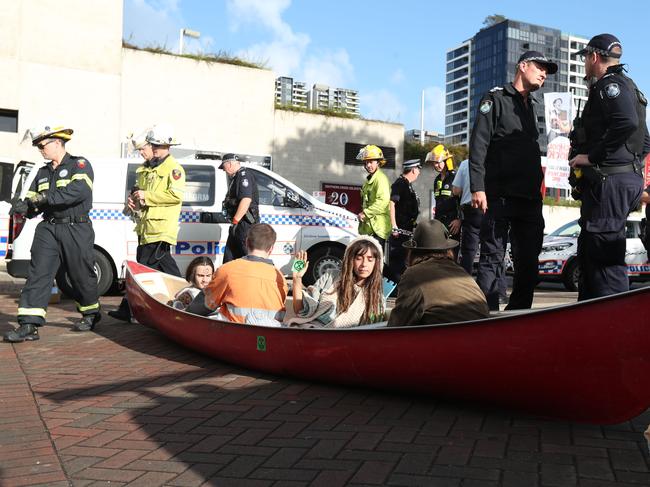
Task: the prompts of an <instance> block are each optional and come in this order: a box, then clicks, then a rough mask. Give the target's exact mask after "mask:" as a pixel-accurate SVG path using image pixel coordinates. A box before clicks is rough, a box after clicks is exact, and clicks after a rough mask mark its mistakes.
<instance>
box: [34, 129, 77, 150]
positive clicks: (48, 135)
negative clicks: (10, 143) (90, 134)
mask: <svg viewBox="0 0 650 487" xmlns="http://www.w3.org/2000/svg"><path fill="white" fill-rule="evenodd" d="M29 132H30V135H31V136H32V145H34V146H35V145H36V144H38V143H39V142H40V141H41V140H44V139H61V140H65V141H68V140H70V139H71V138H72V133H73V130H72V129H69V128H67V127H64V126H63V125H59V126H56V127H52V126H50V125H45V126H44V127H39V128H36V129H31V130H30V131H29Z"/></svg>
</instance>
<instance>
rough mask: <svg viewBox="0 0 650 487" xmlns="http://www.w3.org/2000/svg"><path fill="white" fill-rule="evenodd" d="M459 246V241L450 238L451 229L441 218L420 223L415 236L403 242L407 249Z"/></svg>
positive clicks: (439, 248) (440, 248) (437, 248)
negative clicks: (448, 228)
mask: <svg viewBox="0 0 650 487" xmlns="http://www.w3.org/2000/svg"><path fill="white" fill-rule="evenodd" d="M457 246H458V241H457V240H454V239H451V238H449V230H447V227H445V225H444V224H443V223H442V222H441V221H439V220H430V221H425V222H422V223H418V226H417V227H415V231H414V232H413V237H412V238H410V239H409V240H407V241H406V242H404V243H403V244H402V247H404V248H407V249H417V250H447V249H453V248H454V247H457Z"/></svg>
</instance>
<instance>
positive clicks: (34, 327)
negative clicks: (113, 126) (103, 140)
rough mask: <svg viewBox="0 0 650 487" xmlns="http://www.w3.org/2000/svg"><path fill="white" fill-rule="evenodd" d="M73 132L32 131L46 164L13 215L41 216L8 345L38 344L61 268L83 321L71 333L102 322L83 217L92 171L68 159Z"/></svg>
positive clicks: (90, 229)
mask: <svg viewBox="0 0 650 487" xmlns="http://www.w3.org/2000/svg"><path fill="white" fill-rule="evenodd" d="M72 133H73V131H72V129H70V128H67V127H63V126H56V127H55V126H45V127H43V128H42V129H39V130H36V131H32V145H33V146H34V147H37V148H38V149H39V150H40V152H41V155H42V156H43V158H44V159H46V160H47V161H48V162H47V163H46V164H45V165H44V166H43V167H42V168H40V169H39V170H38V173H37V174H36V178H35V179H34V181H33V182H32V184H31V186H30V188H29V191H28V192H27V195H26V199H24V200H17V201H16V202H15V203H14V204H13V207H12V211H13V212H14V213H20V214H24V215H26V216H27V217H28V218H33V217H34V216H36V215H38V214H41V213H42V214H43V221H42V222H40V223H39V224H38V226H37V227H36V232H35V234H34V242H33V244H32V248H31V261H30V263H29V273H28V276H27V282H26V283H25V287H23V290H22V292H21V294H20V303H19V305H18V325H19V326H18V328H17V329H16V330H12V331H10V332H8V333H6V334H5V335H4V340H5V341H7V342H14V343H16V342H23V341H33V340H38V339H39V335H38V328H39V327H41V326H43V325H44V324H45V317H46V313H47V304H48V302H49V300H50V293H51V290H52V282H53V280H54V276H55V274H56V273H57V271H58V270H59V268H60V267H61V268H62V269H65V271H66V272H67V274H68V276H69V277H70V282H71V284H72V291H73V296H71V297H72V298H74V300H75V301H76V303H77V310H78V311H79V312H80V313H81V315H82V318H81V320H80V321H79V322H77V323H75V325H74V326H73V327H72V329H73V330H74V331H90V330H92V329H93V328H94V327H95V325H96V324H97V322H98V321H99V320H100V319H101V314H100V308H99V301H98V297H97V275H96V274H95V257H94V251H93V244H94V241H95V232H94V231H93V226H92V223H91V221H90V218H89V216H88V212H89V211H90V208H91V207H92V199H93V169H92V166H91V165H90V163H89V162H88V160H87V159H85V158H83V157H77V156H72V155H70V154H69V153H68V152H67V150H66V142H68V141H69V140H70V139H71V137H72Z"/></svg>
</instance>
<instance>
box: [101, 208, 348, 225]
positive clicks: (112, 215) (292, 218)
mask: <svg viewBox="0 0 650 487" xmlns="http://www.w3.org/2000/svg"><path fill="white" fill-rule="evenodd" d="M200 216H201V212H200V211H181V215H180V217H179V219H178V221H179V222H180V223H199V222H200ZM90 218H91V219H92V220H103V221H106V220H129V219H130V218H129V217H128V216H127V215H124V214H123V213H122V210H120V209H117V208H112V209H111V208H102V209H92V210H90ZM260 221H261V222H262V223H268V224H269V225H300V226H303V227H326V226H327V227H340V228H348V227H352V226H353V222H352V221H350V220H347V219H346V218H337V217H324V216H319V215H283V214H279V213H275V214H274V213H268V214H263V215H260Z"/></svg>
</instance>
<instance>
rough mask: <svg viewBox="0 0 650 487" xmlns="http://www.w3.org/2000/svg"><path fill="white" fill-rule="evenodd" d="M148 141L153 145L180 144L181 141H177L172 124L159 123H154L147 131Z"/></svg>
mask: <svg viewBox="0 0 650 487" xmlns="http://www.w3.org/2000/svg"><path fill="white" fill-rule="evenodd" d="M146 141H147V142H148V143H149V144H151V145H165V146H170V145H179V144H180V142H177V141H176V137H175V136H174V129H173V128H172V127H171V125H167V124H159V125H154V126H153V127H151V129H150V130H149V131H148V132H147V137H146Z"/></svg>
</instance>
